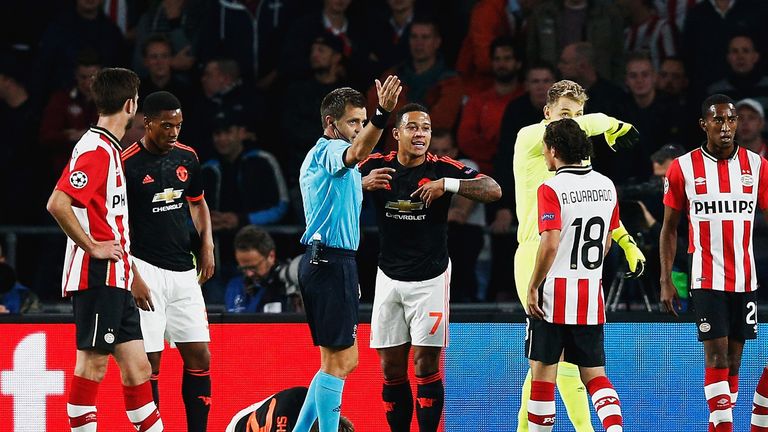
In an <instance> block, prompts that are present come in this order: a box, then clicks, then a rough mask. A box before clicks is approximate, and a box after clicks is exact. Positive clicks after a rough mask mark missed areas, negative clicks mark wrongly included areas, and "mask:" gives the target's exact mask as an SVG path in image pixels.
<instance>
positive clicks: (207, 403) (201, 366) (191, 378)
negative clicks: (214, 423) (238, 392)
mask: <svg viewBox="0 0 768 432" xmlns="http://www.w3.org/2000/svg"><path fill="white" fill-rule="evenodd" d="M176 347H177V348H178V349H179V354H181V358H182V360H183V361H184V375H183V378H182V381H181V396H182V399H183V400H184V408H185V410H186V414H187V431H188V432H205V431H206V430H207V428H208V413H209V412H210V410H211V374H210V367H211V352H210V350H209V349H208V342H179V343H177V344H176ZM158 371H159V368H158Z"/></svg>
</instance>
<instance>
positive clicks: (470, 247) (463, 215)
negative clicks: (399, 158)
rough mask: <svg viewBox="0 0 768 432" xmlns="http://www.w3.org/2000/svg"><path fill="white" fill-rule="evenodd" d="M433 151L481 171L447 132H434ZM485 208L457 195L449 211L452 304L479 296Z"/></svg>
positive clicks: (431, 150) (436, 154)
mask: <svg viewBox="0 0 768 432" xmlns="http://www.w3.org/2000/svg"><path fill="white" fill-rule="evenodd" d="M429 151H430V152H432V153H434V154H435V156H437V157H443V156H448V157H449V158H451V159H457V160H458V161H459V162H461V163H463V164H464V165H466V166H468V167H470V168H472V169H474V170H477V169H478V164H477V163H475V162H474V161H472V160H471V159H467V158H459V148H458V147H457V146H456V141H455V140H454V139H453V135H451V131H449V130H446V129H435V130H433V131H432V141H430V144H429ZM484 227H485V206H484V205H483V204H482V203H477V202H475V201H472V200H470V199H468V198H464V197H463V196H460V195H458V194H455V195H454V196H453V198H451V207H450V208H449V209H448V255H449V256H450V257H451V263H452V269H453V270H452V272H451V301H456V302H474V301H477V300H478V293H477V273H476V269H477V257H478V256H479V255H480V251H481V250H482V249H483V244H484V243H485V237H484V236H485V233H484Z"/></svg>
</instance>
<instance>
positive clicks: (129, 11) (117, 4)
mask: <svg viewBox="0 0 768 432" xmlns="http://www.w3.org/2000/svg"><path fill="white" fill-rule="evenodd" d="M148 3H149V0H104V1H103V2H102V11H103V12H104V15H106V17H107V18H108V19H109V20H110V21H112V23H113V24H115V25H116V26H117V27H118V28H119V29H120V32H121V33H122V34H123V37H124V38H125V39H126V40H127V41H130V42H133V41H135V40H136V25H137V24H138V23H139V18H141V14H142V12H144V11H145V10H147V6H148Z"/></svg>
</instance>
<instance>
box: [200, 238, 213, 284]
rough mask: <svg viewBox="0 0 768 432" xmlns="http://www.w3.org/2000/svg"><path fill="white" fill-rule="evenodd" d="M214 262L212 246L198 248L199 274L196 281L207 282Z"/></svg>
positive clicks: (211, 275)
mask: <svg viewBox="0 0 768 432" xmlns="http://www.w3.org/2000/svg"><path fill="white" fill-rule="evenodd" d="M215 268H216V264H215V260H214V258H213V246H208V247H205V246H204V247H202V248H200V276H198V278H197V281H198V282H199V283H200V285H202V284H204V283H206V282H208V279H210V278H212V277H213V273H214V271H215Z"/></svg>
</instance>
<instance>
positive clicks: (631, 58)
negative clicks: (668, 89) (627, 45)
mask: <svg viewBox="0 0 768 432" xmlns="http://www.w3.org/2000/svg"><path fill="white" fill-rule="evenodd" d="M640 61H644V62H648V63H650V64H651V68H653V69H654V70H655V69H656V68H655V67H654V66H653V59H651V54H650V53H649V52H648V51H647V50H638V51H632V52H631V53H629V55H628V56H627V61H626V63H625V64H627V65H628V64H630V63H632V62H640Z"/></svg>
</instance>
